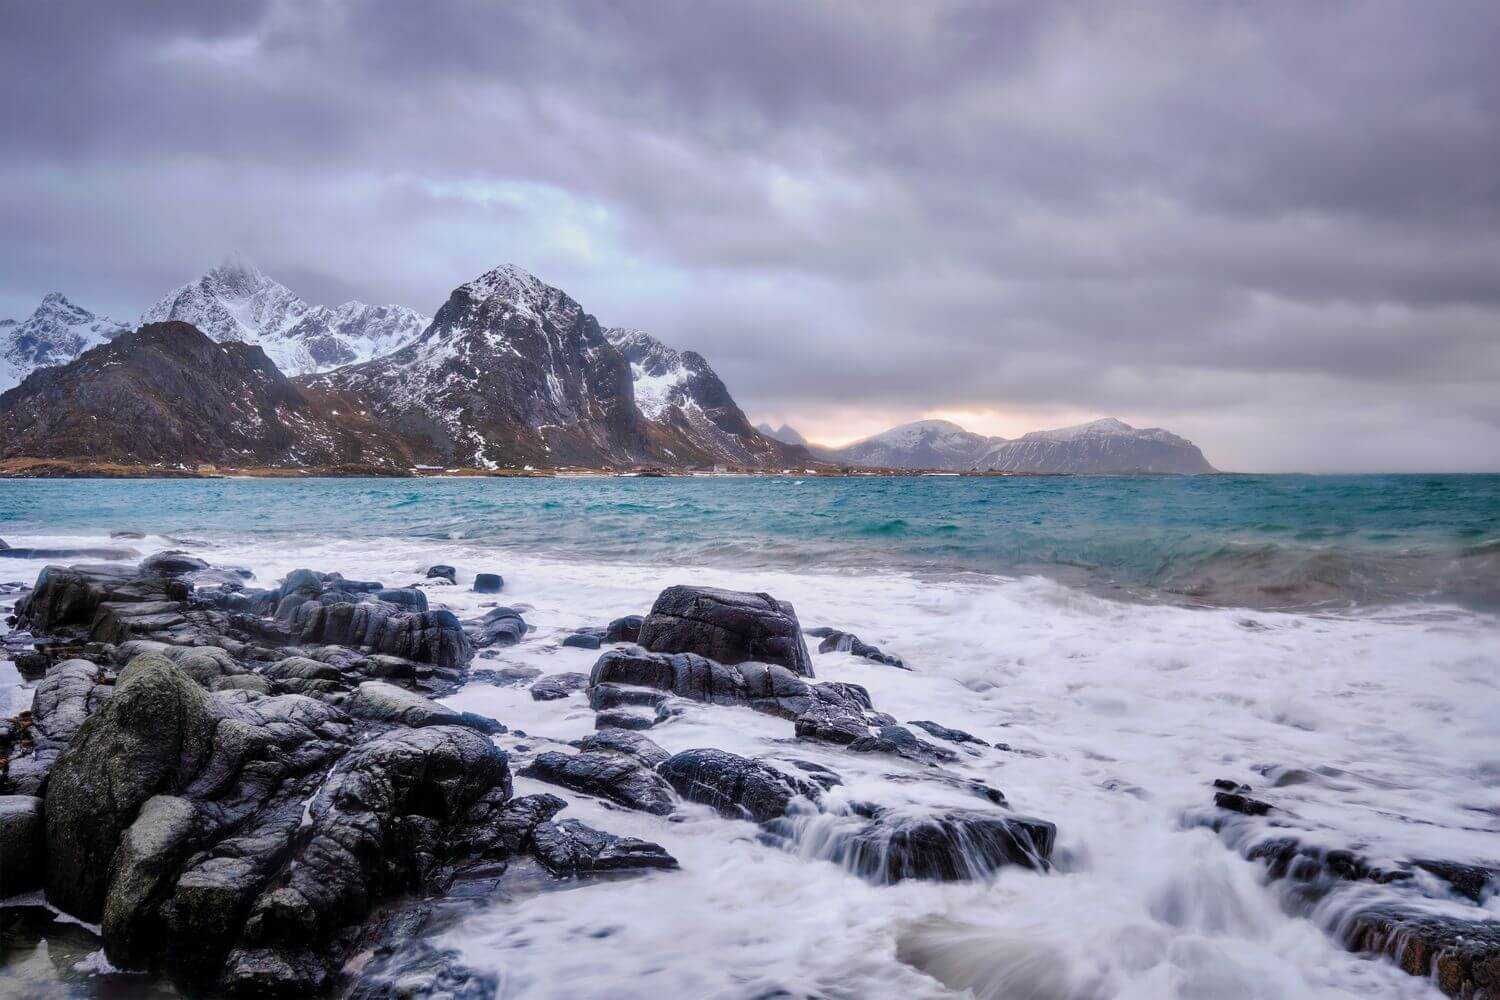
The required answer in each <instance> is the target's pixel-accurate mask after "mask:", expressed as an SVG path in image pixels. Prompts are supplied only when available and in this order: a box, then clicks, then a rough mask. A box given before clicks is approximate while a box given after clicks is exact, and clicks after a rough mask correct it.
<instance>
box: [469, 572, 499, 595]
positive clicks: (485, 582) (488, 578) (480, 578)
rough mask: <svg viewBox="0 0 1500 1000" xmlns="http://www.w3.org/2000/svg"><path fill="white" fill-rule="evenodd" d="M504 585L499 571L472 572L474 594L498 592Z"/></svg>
mask: <svg viewBox="0 0 1500 1000" xmlns="http://www.w3.org/2000/svg"><path fill="white" fill-rule="evenodd" d="M504 586H505V580H504V579H503V578H502V577H501V576H500V574H499V573H476V574H474V593H476V594H498V593H500V591H501V589H502V588H503V587H504Z"/></svg>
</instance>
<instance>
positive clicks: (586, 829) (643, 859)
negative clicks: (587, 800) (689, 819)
mask: <svg viewBox="0 0 1500 1000" xmlns="http://www.w3.org/2000/svg"><path fill="white" fill-rule="evenodd" d="M532 853H533V854H535V855H536V858H537V860H538V861H540V862H541V863H542V866H543V867H545V868H546V869H547V870H548V871H550V872H551V873H552V874H554V875H586V874H590V873H592V872H606V871H638V870H641V869H657V870H671V869H675V868H677V867H678V864H677V859H676V858H674V857H672V855H670V854H668V853H667V852H666V851H665V850H663V849H662V847H661V845H660V844H653V843H651V842H650V841H646V840H637V839H635V838H634V837H617V836H615V835H614V834H612V833H605V832H604V831H603V830H596V829H594V828H593V827H591V826H588V825H586V824H584V823H580V822H579V821H578V820H576V819H568V820H563V821H562V822H561V823H543V824H541V825H540V826H538V827H537V828H536V831H535V832H534V833H533V835H532Z"/></svg>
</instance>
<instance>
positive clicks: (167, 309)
mask: <svg viewBox="0 0 1500 1000" xmlns="http://www.w3.org/2000/svg"><path fill="white" fill-rule="evenodd" d="M374 309H385V310H387V315H393V316H396V317H398V319H399V322H398V323H396V324H395V325H394V326H381V327H379V328H378V329H376V330H373V331H372V330H370V328H368V327H367V328H365V329H366V331H367V332H366V333H362V334H360V335H358V336H355V335H353V334H352V333H350V334H349V335H348V336H346V337H345V338H344V339H343V340H341V341H340V342H339V343H340V349H341V350H347V351H350V352H352V353H354V354H355V355H359V354H365V353H369V352H371V351H374V350H378V349H379V347H380V345H381V344H387V343H391V342H392V341H393V340H396V339H399V338H400V337H401V336H402V331H404V330H405V329H406V328H407V327H408V326H409V324H410V321H411V317H415V316H417V314H416V313H413V312H411V311H410V310H400V309H399V308H398V307H368V306H361V305H359V304H358V303H349V304H347V305H346V306H344V307H340V310H335V311H333V312H334V313H349V314H358V313H361V312H362V311H363V313H364V314H365V315H373V314H372V313H370V310H374ZM320 310H323V307H316V306H312V307H310V306H307V304H306V303H305V302H302V300H300V299H297V298H296V297H295V296H293V295H292V294H291V293H290V292H288V291H287V290H286V288H285V286H282V285H280V284H278V283H276V282H274V281H272V280H270V279H268V278H266V277H265V276H264V275H263V274H261V273H260V272H259V271H258V270H257V269H255V268H254V267H253V266H252V265H249V264H247V263H245V262H243V261H231V262H229V263H227V264H226V265H224V266H221V267H219V268H216V269H215V270H213V271H211V272H209V274H207V275H205V276H204V277H203V278H202V279H199V281H197V282H195V283H193V284H191V285H188V286H184V288H182V289H179V290H178V291H177V292H174V293H173V294H172V295H170V296H168V297H167V298H165V299H163V300H162V301H161V302H159V303H158V304H157V305H156V306H153V307H152V309H151V310H148V312H147V316H148V317H152V318H153V322H150V323H148V324H146V325H145V326H143V327H142V328H141V329H140V330H139V331H137V332H135V333H134V334H130V335H126V336H118V337H117V338H116V339H115V340H114V341H112V342H109V343H104V344H102V345H101V346H96V347H94V349H92V350H85V351H84V352H83V353H82V354H81V355H78V356H77V357H76V358H75V359H74V360H71V361H69V362H68V363H67V364H65V365H62V366H61V367H49V368H46V369H44V370H42V371H39V372H36V373H34V374H32V375H31V376H30V377H29V378H27V379H26V380H25V381H24V382H22V383H21V384H20V385H19V386H17V387H15V388H14V389H11V390H10V391H8V392H5V393H4V394H0V431H3V432H4V434H3V435H0V459H10V458H19V457H27V458H57V459H62V458H67V459H77V460H84V461H91V462H109V463H116V464H149V465H157V464H167V465H175V464H186V465H196V464H212V465H223V466H227V467H251V466H284V467H309V466H318V467H326V466H331V465H337V466H349V465H361V466H369V467H375V468H382V469H392V470H395V469H402V468H408V467H410V466H412V465H414V464H432V465H442V466H464V467H472V468H488V469H500V468H521V467H524V466H533V467H535V468H554V467H559V466H589V467H604V468H630V467H638V466H660V467H665V468H691V467H714V466H721V465H722V466H748V467H752V468H782V467H797V468H802V467H805V466H807V465H809V464H811V463H812V462H813V459H812V456H811V455H810V454H809V453H808V452H807V450H806V449H804V448H800V447H796V446H792V445H787V444H784V443H782V442H779V441H774V440H771V439H770V438H766V437H764V436H762V435H761V434H760V433H759V432H757V431H756V430H755V429H754V428H753V427H751V426H750V424H749V421H748V420H746V418H745V415H744V413H743V412H742V411H741V410H740V409H739V407H738V406H737V405H736V404H735V402H734V399H733V398H732V397H731V396H730V394H729V392H728V390H727V389H726V388H725V386H724V384H723V382H722V381H721V380H720V379H719V377H718V376H717V375H716V374H715V373H714V371H713V369H712V367H710V366H709V364H708V362H707V361H705V360H704V359H703V358H702V357H701V356H700V355H697V354H695V353H693V352H690V351H689V352H681V353H679V352H677V351H674V350H672V349H670V348H668V347H666V346H665V345H663V344H661V343H660V342H659V341H657V340H655V339H654V338H652V337H651V336H649V335H648V334H645V333H642V332H640V331H631V330H611V331H609V332H608V334H606V332H605V331H604V330H603V329H601V328H600V326H599V323H598V321H597V320H595V319H594V317H593V316H591V315H589V314H588V313H586V312H584V310H583V308H582V307H581V306H580V305H579V304H578V303H577V302H575V301H574V300H573V299H571V298H570V297H568V296H567V295H566V294H565V293H564V292H562V291H561V290H559V289H557V288H553V287H551V286H550V285H547V284H545V283H543V282H541V281H540V280H538V279H537V278H535V277H534V276H532V275H530V274H528V273H526V272H525V271H523V270H521V269H520V268H517V267H513V266H509V265H507V266H505V267H500V268H496V269H494V270H492V271H489V272H487V273H486V274H484V275H481V276H480V277H478V278H476V279H475V280H473V281H471V282H467V283H466V284H463V285H460V286H459V287H458V288H457V289H455V290H454V291H453V293H452V295H450V296H449V298H448V301H447V302H446V303H445V304H444V305H443V307H442V308H441V309H440V310H438V313H437V315H436V316H435V317H434V318H433V320H432V321H431V322H430V323H428V324H427V326H426V327H425V329H423V330H421V331H420V332H419V334H418V335H417V336H416V337H415V338H413V339H410V340H409V342H407V343H405V344H404V346H399V347H397V348H396V349H395V350H393V351H391V352H390V353H388V354H385V355H383V356H380V357H376V358H372V359H370V360H366V361H362V362H357V363H353V364H348V365H344V366H342V367H339V368H337V369H334V370H331V371H326V372H317V371H314V372H311V373H307V374H303V375H302V376H301V377H299V378H297V379H295V380H289V379H288V378H287V377H286V373H285V372H284V371H283V370H281V367H280V365H278V364H277V363H276V355H278V354H279V355H280V356H281V357H283V358H290V359H291V360H290V361H289V362H288V364H289V365H290V366H291V370H292V371H296V370H297V369H298V368H299V367H300V366H303V365H304V364H305V363H312V364H314V365H321V364H322V363H323V361H326V360H327V358H328V357H329V356H330V355H328V354H327V353H326V352H322V350H321V348H322V347H323V346H326V343H325V342H323V341H320V340H319V339H318V337H320V336H321V334H318V335H314V334H313V333H311V332H310V331H312V330H313V329H314V326H315V324H314V323H313V321H314V320H319V317H322V319H323V320H326V318H327V316H328V314H329V313H328V311H326V310H325V311H322V312H320ZM162 315H190V316H194V317H196V319H197V320H198V321H199V322H201V323H203V324H205V325H207V326H208V327H210V329H211V331H212V332H210V330H204V329H202V327H200V326H199V325H198V323H197V322H193V323H189V322H186V321H183V320H176V319H174V320H156V319H155V317H159V316H162ZM316 325H317V326H318V328H319V329H324V328H326V323H323V322H322V320H319V322H318V324H316ZM112 332H117V331H113V330H112ZM101 336H102V335H101ZM248 338H254V339H256V340H257V341H258V343H255V344H246V343H245V340H246V339H248ZM99 339H100V338H99V337H96V338H95V340H99ZM215 341H222V343H221V344H220V345H219V346H220V347H222V348H223V350H216V349H215V348H214V342H215ZM69 344H70V345H71V344H72V342H71V341H70V342H69ZM174 345H175V346H176V348H177V353H178V356H179V360H178V361H168V360H167V359H168V358H170V357H171V356H172V355H173V348H174ZM76 346H79V347H86V346H89V345H87V344H84V343H82V342H80V343H79V344H78V345H76ZM273 352H274V353H273Z"/></svg>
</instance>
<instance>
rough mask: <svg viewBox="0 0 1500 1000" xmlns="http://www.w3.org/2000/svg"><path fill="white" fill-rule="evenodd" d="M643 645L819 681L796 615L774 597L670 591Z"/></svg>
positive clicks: (654, 612)
mask: <svg viewBox="0 0 1500 1000" xmlns="http://www.w3.org/2000/svg"><path fill="white" fill-rule="evenodd" d="M640 645H641V646H642V647H644V648H645V649H647V650H649V651H651V652H656V653H696V654H698V655H699V656H703V657H707V658H708V659H710V660H715V661H717V662H719V663H722V664H726V665H734V664H739V663H744V662H746V661H755V662H759V663H772V664H778V665H780V666H783V667H785V668H787V669H788V670H790V671H792V673H794V674H797V675H799V676H802V677H811V676H813V667H812V656H811V654H809V653H808V651H807V644H806V643H804V642H803V641H802V626H801V625H800V624H798V622H797V613H796V611H794V610H793V609H792V606H791V605H790V604H788V603H786V602H785V601H778V600H776V599H775V598H773V597H771V596H770V595H769V594H747V593H740V592H737V591H731V590H718V589H715V588H712V587H688V586H677V587H668V588H667V589H666V590H664V591H662V592H661V595H660V596H659V597H657V599H656V603H655V604H654V605H652V608H651V613H650V614H649V615H647V616H646V619H645V621H644V622H643V623H642V624H641V628H640Z"/></svg>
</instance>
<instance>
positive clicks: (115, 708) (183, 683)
mask: <svg viewBox="0 0 1500 1000" xmlns="http://www.w3.org/2000/svg"><path fill="white" fill-rule="evenodd" d="M214 727H215V713H214V711H213V708H212V706H211V704H210V701H209V695H208V692H206V691H204V690H203V688H201V687H199V686H198V685H197V684H195V683H194V682H193V681H192V680H191V679H189V678H188V676H187V675H186V674H184V673H183V672H182V671H181V670H179V669H178V668H177V667H176V666H174V665H173V664H172V662H171V661H170V660H168V659H166V658H165V657H162V656H156V655H149V654H148V655H146V656H141V657H139V658H137V659H136V660H134V661H133V662H132V663H131V664H130V665H129V666H128V667H126V668H125V670H124V671H123V672H122V673H121V674H120V680H119V683H118V684H117V685H116V688H115V693H114V695H113V697H111V698H110V700H109V701H108V703H107V704H105V705H104V706H103V707H102V708H100V709H99V710H98V711H97V712H95V713H94V714H93V715H91V716H90V717H89V718H88V719H87V720H85V722H84V723H83V725H82V726H81V727H80V728H79V730H78V733H77V735H76V736H74V738H73V740H72V742H71V743H70V744H69V746H68V748H67V749H66V750H65V751H63V753H62V755H61V756H60V757H59V758H58V760H57V764H56V766H55V767H54V768H53V770H52V774H51V777H50V778H49V779H48V781H47V791H46V817H47V845H48V852H47V899H48V901H49V902H50V903H52V905H54V906H56V907H57V908H58V909H60V910H63V911H64V912H66V913H71V914H73V915H74V916H76V917H78V918H79V919H81V920H85V921H88V922H90V923H97V922H98V921H99V920H100V919H101V918H102V916H103V913H104V899H105V892H106V889H107V888H108V882H109V880H108V876H109V871H108V865H109V863H110V859H111V857H112V856H113V855H114V852H115V848H116V847H118V846H119V843H120V839H121V837H122V836H123V834H124V832H125V830H126V828H127V827H128V826H129V825H130V824H131V823H132V822H133V821H134V820H135V816H136V813H137V812H138V811H139V810H140V808H141V806H142V805H143V804H144V803H145V802H146V800H147V799H149V798H151V797H152V796H153V795H155V794H157V793H158V792H160V791H166V790H172V789H175V788H177V787H179V786H180V785H181V784H182V783H183V782H184V780H185V778H187V777H189V776H191V775H193V774H196V773H197V771H198V770H199V768H201V767H202V765H203V763H204V761H205V760H207V758H208V755H209V751H210V748H211V744H212V739H213V731H214Z"/></svg>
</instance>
